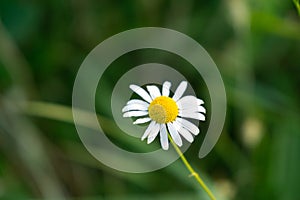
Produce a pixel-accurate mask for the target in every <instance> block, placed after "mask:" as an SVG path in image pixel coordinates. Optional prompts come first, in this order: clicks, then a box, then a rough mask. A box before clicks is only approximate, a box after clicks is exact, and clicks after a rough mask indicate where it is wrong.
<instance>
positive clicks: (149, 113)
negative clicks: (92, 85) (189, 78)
mask: <svg viewBox="0 0 300 200" xmlns="http://www.w3.org/2000/svg"><path fill="white" fill-rule="evenodd" d="M129 87H130V89H131V90H132V91H133V92H135V93H136V94H138V95H139V96H140V97H141V98H142V99H143V100H141V99H131V100H129V101H128V102H127V104H126V106H125V107H124V108H123V109H122V112H123V117H137V118H138V119H137V120H135V121H134V122H133V124H144V123H148V122H150V124H149V126H148V127H147V129H146V130H145V132H144V134H143V136H142V138H141V139H142V140H144V139H145V138H147V143H148V144H149V143H151V142H153V141H154V139H155V138H156V136H157V135H158V133H159V134H160V143H161V146H162V148H163V149H164V150H167V149H168V148H169V141H168V132H169V133H170V135H171V137H172V139H173V140H174V142H175V143H176V144H177V145H178V146H182V140H181V137H180V135H181V136H182V137H183V138H185V139H186V140H187V141H189V142H190V143H192V142H193V141H194V137H193V135H198V134H199V132H200V131H199V128H198V127H197V126H196V125H194V124H193V123H191V122H190V121H188V120H186V119H185V118H190V119H197V120H201V121H205V116H204V114H203V113H205V112H206V110H205V108H204V107H203V106H202V104H204V102H203V101H202V100H201V99H198V98H196V97H194V96H190V95H189V96H184V97H182V96H183V94H184V92H185V90H186V88H187V82H186V81H182V82H181V83H180V84H179V86H178V87H177V89H176V90H175V92H174V95H173V96H172V97H169V95H170V88H171V83H170V82H168V81H166V82H164V83H163V86H162V91H161V92H160V90H159V88H158V87H157V86H155V85H148V86H146V88H147V91H148V92H147V91H146V90H144V89H143V88H141V87H140V86H137V85H130V86H129Z"/></svg>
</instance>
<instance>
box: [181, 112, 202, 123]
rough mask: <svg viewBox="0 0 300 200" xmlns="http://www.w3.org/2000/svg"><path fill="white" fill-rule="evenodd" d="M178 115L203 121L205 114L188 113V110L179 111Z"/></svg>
mask: <svg viewBox="0 0 300 200" xmlns="http://www.w3.org/2000/svg"><path fill="white" fill-rule="evenodd" d="M178 116H180V117H185V118H191V119H197V120H200V121H205V116H204V115H203V114H202V113H190V112H184V111H181V113H180V114H178Z"/></svg>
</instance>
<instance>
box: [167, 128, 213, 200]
mask: <svg viewBox="0 0 300 200" xmlns="http://www.w3.org/2000/svg"><path fill="white" fill-rule="evenodd" d="M168 137H169V140H170V142H171V144H172V145H173V147H174V149H175V150H176V152H177V153H178V155H179V156H180V158H181V160H182V162H183V164H184V165H185V166H186V168H187V169H188V170H189V172H190V173H191V175H190V176H191V177H194V178H195V179H196V181H197V182H198V183H199V185H200V186H201V187H202V188H203V189H204V191H205V192H206V193H207V194H208V196H209V197H210V199H211V200H216V197H215V196H214V194H213V193H212V192H211V191H210V189H209V188H208V187H207V185H206V184H205V183H204V181H203V180H202V178H201V177H200V176H199V174H198V173H197V172H196V171H195V170H194V169H193V167H192V166H191V165H190V163H189V162H188V161H187V159H186V158H185V156H184V155H183V153H182V151H181V150H180V149H179V147H178V146H177V145H176V144H175V143H174V141H173V139H172V137H171V136H170V134H168Z"/></svg>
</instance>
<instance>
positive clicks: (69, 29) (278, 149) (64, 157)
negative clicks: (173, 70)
mask: <svg viewBox="0 0 300 200" xmlns="http://www.w3.org/2000/svg"><path fill="white" fill-rule="evenodd" d="M299 20H300V17H299V15H298V12H297V9H296V6H295V5H294V4H293V1H292V0H291V1H288V0H286V1H283V0H269V1H260V0H252V1H243V0H224V1H218V0H212V1H203V0H186V1H163V0H162V1H158V0H152V1H149V0H136V1H120V0H119V1H108V0H107V1H96V0H87V1H85V0H64V1H59V0H54V1H34V0H32V1H31V0H30V1H22V0H2V1H0V199H153V198H156V199H207V195H206V194H205V193H204V192H203V190H202V189H201V188H199V187H198V185H196V183H195V180H194V179H192V178H190V177H188V175H189V173H188V171H187V170H186V169H185V168H184V167H183V164H182V163H181V161H180V160H178V161H176V162H175V163H173V164H172V165H170V166H168V167H166V168H164V169H161V170H158V171H155V172H151V173H146V174H128V173H123V172H118V171H115V170H113V169H110V168H108V167H106V166H104V165H103V164H101V163H100V162H98V161H97V160H95V159H94V158H93V157H92V156H91V155H90V154H89V153H88V152H87V150H86V149H85V147H84V146H83V144H82V143H81V141H80V139H79V137H78V135H77V133H76V130H75V127H74V124H73V123H72V116H71V113H70V106H71V97H72V87H73V82H74V80H75V76H76V73H77V70H78V69H79V67H80V64H81V63H82V61H83V60H84V58H85V56H87V54H88V53H89V52H90V51H91V50H92V49H93V48H94V47H95V46H96V45H97V44H99V43H100V42H101V41H103V40H105V39H106V38H108V37H110V36H112V35H114V34H117V33H119V32H122V31H125V30H127V29H131V28H137V27H144V26H157V27H166V28H171V29H174V30H177V31H180V32H182V33H185V34H187V35H189V36H190V37H192V38H193V39H195V40H196V41H197V42H199V43H200V44H201V45H202V46H203V47H204V48H205V49H206V50H207V51H208V53H209V54H210V55H211V57H212V58H213V59H214V61H215V63H216V64H217V66H218V67H219V70H220V72H221V74H222V77H223V80H224V83H225V87H226V92H227V100H228V109H227V118H226V124H225V127H224V130H223V133H222V135H221V137H220V139H219V141H218V143H217V145H216V146H215V148H214V150H213V151H212V152H211V153H210V154H209V155H208V156H207V157H205V158H204V159H201V160H200V159H199V158H198V151H199V148H200V146H201V144H202V140H203V137H204V135H203V134H202V135H201V136H198V137H197V139H196V141H195V142H194V143H193V145H192V146H191V147H190V148H189V149H188V151H187V152H186V153H185V155H186V157H187V159H188V160H190V161H191V164H192V165H193V166H194V167H195V169H196V170H197V171H198V172H199V173H200V175H201V176H203V177H204V179H205V181H206V182H208V184H209V186H210V187H211V188H212V190H213V192H214V193H215V194H216V196H218V199H237V200H239V199H243V200H248V199H249V200H253V199H258V200H260V199H274V200H277V199H278V200H297V199H300V194H299V190H300V184H299V180H300V173H299V169H300V156H299V154H300V95H299V94H300V59H299V58H300V23H299ZM148 61H152V62H153V61H156V62H160V63H166V64H168V65H171V66H172V65H173V64H174V65H176V64H178V62H177V60H176V59H175V58H174V55H162V54H157V53H155V52H151V51H150V52H149V51H148V52H146V53H144V54H141V55H140V54H131V55H128V57H127V58H122V59H120V60H119V61H118V62H117V63H115V68H113V69H114V70H111V71H108V72H107V73H108V77H110V78H111V79H112V80H114V79H116V78H117V77H119V76H120V75H121V74H122V73H124V71H126V66H127V67H128V66H131V67H132V66H134V65H136V64H139V63H146V62H148ZM190 69H191V68H188V67H187V68H184V71H183V73H185V75H186V77H187V78H188V80H189V81H191V83H197V81H198V82H199V80H197V78H199V77H193V74H192V73H191V71H190ZM110 78H107V80H104V82H105V84H104V85H102V87H103V88H104V89H105V88H107V95H108V94H109V88H111V87H113V81H111V82H110ZM199 91H200V92H201V88H200V89H199ZM104 94H106V93H104ZM104 94H102V95H104ZM205 94H207V93H205ZM203 98H205V99H209V96H205V97H203ZM97 106H100V108H99V109H100V110H101V100H99V102H98V105H97ZM104 113H105V111H104ZM103 115H105V114H103ZM108 128H109V127H108ZM204 129H205V127H204ZM203 132H204V131H203ZM126 137H127V136H126V135H125V136H124V135H123V136H122V137H115V138H114V140H115V142H116V143H120V145H122V144H123V140H122V139H123V138H126ZM123 145H124V144H123ZM125 146H127V147H128V148H129V149H131V150H134V147H132V146H130V144H126V145H125Z"/></svg>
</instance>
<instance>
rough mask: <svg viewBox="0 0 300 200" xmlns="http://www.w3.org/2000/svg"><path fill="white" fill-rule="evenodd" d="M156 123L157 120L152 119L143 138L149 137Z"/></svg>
mask: <svg viewBox="0 0 300 200" xmlns="http://www.w3.org/2000/svg"><path fill="white" fill-rule="evenodd" d="M155 124H156V122H155V121H152V122H151V123H150V124H149V126H148V127H147V129H146V130H145V132H144V134H143V136H142V138H141V140H144V139H145V138H146V137H148V135H149V133H150V132H151V130H152V129H153V127H154V125H155Z"/></svg>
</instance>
